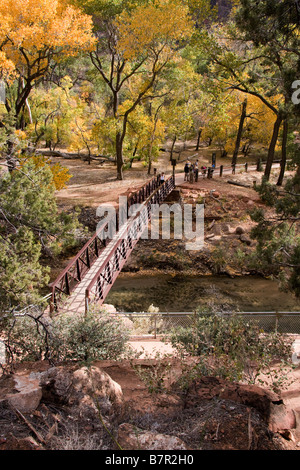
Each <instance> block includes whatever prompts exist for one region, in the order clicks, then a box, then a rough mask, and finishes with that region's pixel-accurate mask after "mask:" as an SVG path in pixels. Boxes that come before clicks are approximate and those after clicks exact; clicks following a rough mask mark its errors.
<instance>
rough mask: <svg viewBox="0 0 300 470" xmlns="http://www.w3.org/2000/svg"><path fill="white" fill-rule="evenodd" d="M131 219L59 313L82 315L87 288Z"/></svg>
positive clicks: (122, 235) (128, 224)
mask: <svg viewBox="0 0 300 470" xmlns="http://www.w3.org/2000/svg"><path fill="white" fill-rule="evenodd" d="M132 219H133V218H129V219H128V220H127V222H126V223H125V224H124V225H123V226H122V227H121V229H120V230H119V231H118V232H117V233H116V234H115V236H114V237H113V239H112V240H111V241H110V242H109V243H108V245H107V246H106V248H105V249H104V250H103V251H102V253H101V254H100V256H99V258H98V259H97V260H96V261H95V262H94V263H93V265H92V266H91V268H90V269H89V270H88V272H87V273H86V274H85V276H84V278H83V280H82V281H81V282H80V283H79V284H78V285H77V286H76V287H75V289H74V290H73V292H72V293H71V295H70V296H69V297H68V298H67V299H66V300H65V302H63V303H62V305H61V306H60V308H59V311H60V312H61V313H62V312H70V313H84V312H85V302H86V290H87V288H88V287H89V285H90V283H91V282H92V280H93V279H94V278H95V276H96V275H97V272H98V271H99V269H100V268H101V266H102V265H103V263H105V261H106V260H107V259H108V258H109V255H110V253H111V251H112V250H113V249H114V247H115V246H117V244H118V243H119V240H120V238H122V237H125V234H126V232H127V231H128V228H129V227H130V225H131V223H132Z"/></svg>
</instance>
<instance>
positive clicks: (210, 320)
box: [168, 311, 291, 383]
mask: <svg viewBox="0 0 300 470" xmlns="http://www.w3.org/2000/svg"><path fill="white" fill-rule="evenodd" d="M168 339H169V341H170V342H171V344H172V346H173V347H174V348H175V349H176V350H177V351H179V352H180V353H181V355H182V357H186V356H193V357H197V358H198V360H197V366H196V369H195V370H194V371H193V373H194V374H196V375H197V373H198V375H217V376H222V377H223V378H229V379H231V380H242V379H246V380H248V381H249V382H252V383H253V382H254V381H255V380H256V378H257V377H258V376H259V373H260V372H261V370H262V369H264V370H267V369H269V368H270V366H271V364H272V363H274V361H276V360H279V361H286V360H287V359H289V358H290V351H291V349H290V346H291V345H290V342H289V341H288V340H287V339H286V338H283V337H282V335H280V334H278V333H265V332H264V331H263V330H261V329H260V328H259V326H258V324H257V323H256V322H255V321H249V320H246V319H244V318H243V317H242V316H241V315H237V314H232V315H230V316H227V315H226V316H225V315H222V314H216V313H210V312H203V311H198V312H197V313H195V315H194V319H193V323H192V325H191V326H190V327H189V328H179V329H176V330H174V331H173V332H172V334H171V335H170V337H169V338H168ZM189 372H190V371H189Z"/></svg>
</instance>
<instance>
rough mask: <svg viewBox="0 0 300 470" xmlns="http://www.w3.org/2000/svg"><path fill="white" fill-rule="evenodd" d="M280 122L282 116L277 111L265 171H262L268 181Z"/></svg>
mask: <svg viewBox="0 0 300 470" xmlns="http://www.w3.org/2000/svg"><path fill="white" fill-rule="evenodd" d="M281 122H282V116H281V114H280V113H278V115H277V118H276V121H275V123H274V127H273V134H272V138H271V142H270V145H269V150H268V159H267V164H266V168H265V173H264V178H265V179H266V180H267V181H269V179H270V174H271V169H272V163H273V160H274V155H275V147H276V142H277V139H278V134H279V129H280V125H281Z"/></svg>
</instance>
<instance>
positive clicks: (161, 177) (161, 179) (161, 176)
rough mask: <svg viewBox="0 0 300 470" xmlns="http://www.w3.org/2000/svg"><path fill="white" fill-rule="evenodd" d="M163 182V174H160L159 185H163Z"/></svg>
mask: <svg viewBox="0 0 300 470" xmlns="http://www.w3.org/2000/svg"><path fill="white" fill-rule="evenodd" d="M164 182H165V174H164V173H162V174H161V175H160V184H163V183H164Z"/></svg>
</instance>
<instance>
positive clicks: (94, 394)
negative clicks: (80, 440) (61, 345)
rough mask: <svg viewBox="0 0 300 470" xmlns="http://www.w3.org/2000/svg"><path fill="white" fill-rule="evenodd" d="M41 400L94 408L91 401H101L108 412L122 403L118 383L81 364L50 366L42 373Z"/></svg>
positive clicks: (95, 369) (101, 371) (121, 394)
mask: <svg viewBox="0 0 300 470" xmlns="http://www.w3.org/2000/svg"><path fill="white" fill-rule="evenodd" d="M41 387H42V392H43V399H44V400H45V401H54V402H59V403H64V404H66V405H68V406H77V407H83V406H88V407H90V408H93V409H94V410H95V409H96V405H95V401H96V402H98V403H101V404H102V405H103V406H104V404H105V410H104V411H110V410H111V408H112V407H114V406H120V405H121V404H122V402H123V392H122V389H121V386H120V385H119V384H118V383H116V382H115V381H114V380H113V379H112V378H111V377H110V376H109V375H108V374H107V373H106V372H104V371H103V370H101V369H100V368H98V367H94V366H93V367H90V368H88V367H82V368H80V369H77V370H68V369H66V368H64V367H53V368H51V369H49V370H48V371H47V372H46V373H43V374H42V377H41Z"/></svg>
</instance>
